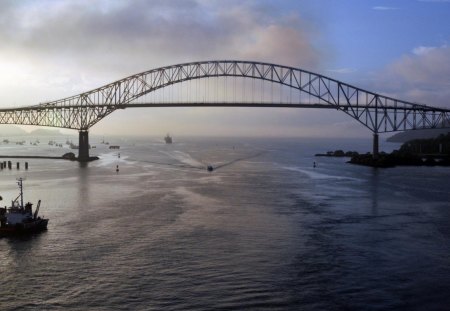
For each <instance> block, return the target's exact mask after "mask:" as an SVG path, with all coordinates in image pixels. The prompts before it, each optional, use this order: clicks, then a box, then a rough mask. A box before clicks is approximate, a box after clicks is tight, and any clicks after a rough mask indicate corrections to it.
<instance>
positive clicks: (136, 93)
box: [0, 60, 450, 161]
mask: <svg viewBox="0 0 450 311" xmlns="http://www.w3.org/2000/svg"><path fill="white" fill-rule="evenodd" d="M202 79H217V80H216V81H217V82H219V81H220V79H224V81H225V86H226V85H227V82H228V85H234V88H235V89H234V90H233V91H236V84H238V83H242V81H244V83H242V84H240V85H239V88H241V89H243V90H244V92H243V93H244V94H250V93H252V92H253V91H254V89H253V85H254V81H255V80H258V81H261V84H262V82H264V83H266V82H267V83H268V84H266V85H267V89H269V87H268V86H270V87H271V88H272V89H273V85H274V84H278V85H279V86H280V92H281V87H286V88H288V89H289V90H290V91H292V92H297V93H296V94H300V95H303V94H305V95H306V96H309V98H310V99H312V101H314V102H316V103H313V104H311V103H308V104H306V103H301V102H298V103H295V102H294V103H283V102H273V98H272V100H271V101H270V102H264V101H262V102H247V101H245V100H242V101H241V102H240V101H233V102H227V101H223V100H222V101H221V100H220V98H216V99H215V102H212V101H210V100H204V102H195V101H194V102H186V103H184V102H176V101H174V102H165V101H162V102H146V100H145V98H146V97H145V96H146V95H148V94H155V93H154V92H156V91H158V90H161V89H164V88H170V87H172V86H173V85H175V84H181V83H184V82H187V81H191V80H202ZM227 79H228V80H227ZM247 79H248V80H252V83H247V84H246V83H245V81H246V80H247ZM204 81H205V80H204ZM206 81H209V80H206ZM250 84H251V86H250ZM188 86H189V84H188ZM191 87H192V85H191ZM208 87H209V84H208ZM219 87H220V88H222V87H223V85H222V84H219V83H216V86H215V88H214V89H212V90H211V89H208V91H209V92H211V93H213V94H218V93H219ZM246 88H248V89H247V90H246ZM172 90H173V89H172ZM193 91H195V92H198V90H191V93H192V92H193ZM208 91H207V92H208ZM202 94H203V92H199V93H198V94H197V95H198V96H200V97H201V96H202ZM227 94H228V93H227ZM263 94H264V93H263ZM280 98H281V97H280ZM246 99H247V100H248V98H246ZM137 100H142V101H143V102H142V103H138V102H137ZM138 107H139V108H142V107H254V108H257V107H260V108H263V107H264V108H319V109H336V110H339V111H341V112H343V113H345V114H347V115H349V116H350V117H352V118H353V119H355V120H356V121H357V122H359V123H360V124H362V125H363V126H365V127H366V128H368V129H369V130H370V131H372V132H373V139H374V141H373V155H374V157H376V156H377V155H378V134H379V133H383V132H395V131H405V130H415V129H429V128H448V127H450V109H446V108H439V107H431V106H426V105H422V104H416V103H412V102H408V101H404V100H399V99H395V98H392V97H389V96H385V95H381V94H377V93H375V92H371V91H368V90H364V89H362V88H358V87H355V86H352V85H350V84H347V83H344V82H341V81H338V80H335V79H332V78H328V77H325V76H323V75H320V74H317V73H313V72H310V71H306V70H303V69H299V68H294V67H288V66H282V65H276V64H270V63H263V62H253V61H237V60H213V61H203V62H191V63H184V64H177V65H171V66H165V67H160V68H155V69H151V70H149V71H145V72H142V73H138V74H135V75H132V76H129V77H126V78H123V79H121V80H118V81H115V82H112V83H109V84H107V85H104V86H101V87H99V88H96V89H93V90H91V91H87V92H84V93H81V94H78V95H74V96H70V97H67V98H63V99H59V100H55V101H51V102H46V103H42V104H39V105H34V106H28V107H18V108H10V109H0V124H23V125H38V126H51V127H60V128H68V129H76V130H78V131H79V133H80V136H79V137H80V139H79V146H80V149H79V156H78V159H79V160H80V161H87V160H88V159H89V149H88V145H89V136H88V131H89V129H90V128H91V127H92V126H93V125H95V124H96V123H97V122H99V121H100V120H101V119H103V118H105V117H106V116H108V115H109V114H110V113H112V112H114V111H115V110H117V109H125V108H138Z"/></svg>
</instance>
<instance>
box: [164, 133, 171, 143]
mask: <svg viewBox="0 0 450 311" xmlns="http://www.w3.org/2000/svg"><path fill="white" fill-rule="evenodd" d="M164 141H165V142H166V144H171V143H172V137H170V135H169V134H167V135H166V137H164Z"/></svg>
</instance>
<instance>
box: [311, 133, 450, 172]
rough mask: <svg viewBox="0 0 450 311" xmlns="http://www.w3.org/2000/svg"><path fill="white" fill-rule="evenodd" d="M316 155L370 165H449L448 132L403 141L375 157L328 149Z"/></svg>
mask: <svg viewBox="0 0 450 311" xmlns="http://www.w3.org/2000/svg"><path fill="white" fill-rule="evenodd" d="M315 156H317V157H349V158H350V161H348V162H347V163H351V164H357V165H365V166H371V167H395V166H450V133H449V134H447V135H440V136H438V137H436V138H433V139H416V140H411V141H408V142H406V143H404V144H403V145H402V146H401V147H400V150H394V151H393V152H391V153H385V152H380V153H379V154H378V156H377V157H376V158H374V157H373V155H372V153H370V152H368V153H365V154H359V153H358V152H356V151H347V152H345V151H343V150H336V151H328V152H326V153H318V154H316V155H315Z"/></svg>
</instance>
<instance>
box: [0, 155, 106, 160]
mask: <svg viewBox="0 0 450 311" xmlns="http://www.w3.org/2000/svg"><path fill="white" fill-rule="evenodd" d="M0 159H47V160H68V161H78V162H91V161H95V160H98V159H100V158H99V157H97V156H95V157H89V159H88V160H87V161H79V160H78V158H67V157H64V156H60V157H51V156H20V155H0Z"/></svg>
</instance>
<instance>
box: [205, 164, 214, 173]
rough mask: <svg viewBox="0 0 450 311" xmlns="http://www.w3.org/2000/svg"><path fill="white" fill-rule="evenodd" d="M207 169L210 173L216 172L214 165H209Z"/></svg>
mask: <svg viewBox="0 0 450 311" xmlns="http://www.w3.org/2000/svg"><path fill="white" fill-rule="evenodd" d="M206 169H207V170H208V172H212V171H213V170H214V168H213V167H212V165H208V166H207V167H206Z"/></svg>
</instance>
